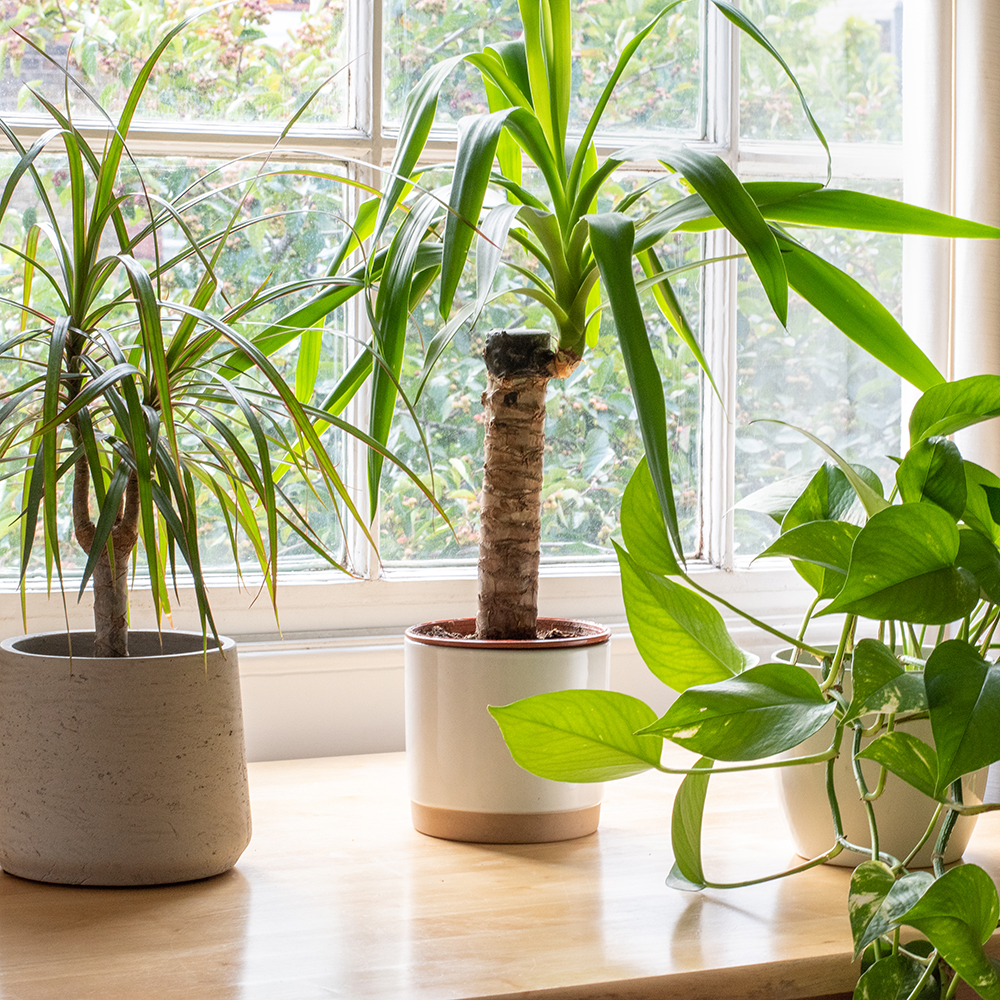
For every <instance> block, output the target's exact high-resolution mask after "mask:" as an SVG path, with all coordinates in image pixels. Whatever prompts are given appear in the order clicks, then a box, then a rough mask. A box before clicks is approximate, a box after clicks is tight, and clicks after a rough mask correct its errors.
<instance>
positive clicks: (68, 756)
mask: <svg viewBox="0 0 1000 1000" xmlns="http://www.w3.org/2000/svg"><path fill="white" fill-rule="evenodd" d="M72 640H73V653H74V655H73V657H72V659H70V658H69V657H68V656H67V655H66V651H67V636H66V634H65V633H61V632H51V633H43V634H39V635H32V636H25V637H21V638H16V639H6V640H4V641H3V642H2V643H0V867H2V868H3V870H4V871H6V872H10V873H11V874H13V875H20V876H22V877H24V878H30V879H37V880H39V881H42V882H61V883H71V884H76V885H151V884H157V883H165V882H184V881H188V880H190V879H198V878H205V877H207V876H209V875H217V874H219V873H220V872H224V871H227V870H228V869H230V868H232V866H233V865H234V864H235V863H236V861H237V859H238V858H239V857H240V855H241V854H242V853H243V851H244V849H245V848H246V846H247V844H248V843H249V842H250V802H249V794H248V788H247V769H246V752H245V750H244V744H243V713H242V704H241V701H240V685H239V668H238V665H237V658H236V645H235V643H234V642H233V641H232V640H231V639H223V640H222V647H221V649H220V648H218V647H216V648H210V649H209V652H208V655H207V659H206V656H205V655H204V654H203V652H202V637H201V635H200V634H196V633H186V632H170V631H166V632H164V633H163V650H162V652H161V648H160V640H159V636H158V635H157V633H155V632H132V633H131V634H130V636H129V644H130V648H131V650H132V655H131V656H129V657H128V658H127V659H113V658H107V659H105V658H95V657H93V656H88V655H87V654H88V652H89V651H91V650H92V647H93V635H92V633H73V636H72Z"/></svg>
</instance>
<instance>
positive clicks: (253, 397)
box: [0, 21, 384, 885]
mask: <svg viewBox="0 0 1000 1000" xmlns="http://www.w3.org/2000/svg"><path fill="white" fill-rule="evenodd" d="M188 23H189V22H188V21H185V22H183V23H181V24H178V25H176V26H175V27H174V28H172V29H171V30H169V31H167V32H166V33H165V34H164V35H163V38H162V40H161V41H160V42H159V44H158V45H157V46H156V48H155V49H154V51H153V53H152V55H151V57H150V58H149V59H148V60H147V61H146V62H145V64H144V65H143V66H142V68H141V69H140V70H139V71H138V73H137V75H136V77H135V80H134V83H133V84H132V86H131V88H130V90H129V93H128V95H127V99H126V100H125V103H124V107H123V109H122V111H121V114H120V116H119V118H118V120H117V121H111V120H110V119H108V133H107V140H106V141H105V140H104V139H103V138H102V139H101V140H100V143H101V144H94V143H89V142H88V141H87V139H86V138H85V136H84V134H83V133H82V132H81V131H80V130H79V129H78V128H77V127H76V125H75V123H74V121H73V120H72V118H71V117H70V113H69V111H68V110H67V111H62V110H60V109H59V108H57V107H56V106H54V105H53V104H51V103H50V102H48V101H47V100H46V99H45V98H44V97H42V96H40V95H37V94H36V97H37V99H38V101H39V102H40V103H41V104H42V105H43V106H44V107H45V109H46V111H47V112H48V113H49V115H50V116H51V118H52V120H53V127H52V128H51V129H50V130H49V131H47V132H45V133H43V134H42V135H41V136H40V137H39V138H38V139H37V140H36V141H35V142H34V143H33V144H32V145H31V146H30V147H29V148H25V147H24V146H23V145H22V144H21V142H20V141H19V139H18V137H17V135H16V134H15V132H14V130H13V128H12V127H11V126H10V125H9V124H8V123H7V122H5V121H0V129H2V131H3V132H4V134H5V135H6V137H7V140H8V141H9V142H10V144H11V146H12V147H13V149H14V151H15V157H14V166H13V168H12V169H11V171H10V173H9V174H8V175H7V177H6V178H5V180H4V184H3V188H2V194H0V224H3V223H6V227H7V229H8V231H13V232H14V233H15V235H16V240H15V242H17V243H18V245H16V246H11V245H9V244H5V245H4V247H3V249H4V251H5V256H6V257H7V259H8V263H11V264H12V266H13V274H12V277H10V278H9V279H8V281H7V285H8V289H7V295H6V297H5V298H4V299H3V302H4V305H5V307H6V309H7V320H6V323H5V327H4V334H3V339H2V340H0V427H2V431H0V476H2V477H3V478H9V477H11V476H15V475H20V476H21V477H22V480H23V486H22V491H21V511H20V518H19V521H20V540H21V544H20V578H21V586H22V593H23V591H24V587H25V586H26V584H27V578H28V572H29V568H30V567H31V566H32V562H31V561H32V557H33V554H34V553H36V552H37V551H39V548H40V547H41V545H40V543H39V542H37V541H36V534H38V535H40V538H41V541H42V542H43V548H44V552H43V553H42V559H41V564H42V566H43V567H44V568H45V570H46V571H47V573H48V578H49V581H50V583H51V580H52V576H53V573H54V574H55V576H56V577H57V579H58V585H59V588H60V590H64V569H63V559H64V554H63V551H64V550H63V547H64V545H65V542H66V534H67V526H69V527H70V530H71V531H72V533H73V535H74V537H75V540H76V542H77V543H78V544H79V546H80V548H81V549H82V551H83V552H84V553H85V556H86V558H85V560H84V561H83V564H82V566H81V573H80V593H81V594H82V593H83V592H84V590H85V588H86V587H87V584H88V582H89V581H91V580H92V581H93V591H94V631H93V633H80V632H70V631H68V627H67V631H66V632H63V633H49V634H42V635H34V636H30V635H29V636H25V637H21V638H12V639H6V640H4V641H3V643H2V644H0V865H2V867H3V869H4V870H5V871H8V872H11V873H13V874H17V875H23V876H26V877H29V878H35V879H41V880H44V881H53V882H79V883H87V884H101V885H108V884H145V883H158V882H171V881H182V880H188V879H193V878H201V877H205V876H208V875H212V874H216V873H218V872H221V871H225V870H226V869H228V868H229V867H231V866H232V865H233V864H234V863H235V862H236V860H237V858H238V857H239V856H240V854H241V853H242V851H243V850H244V848H245V847H246V845H247V843H248V841H249V837H250V812H249V802H248V798H247V780H246V760H245V752H244V746H243V725H242V716H241V702H240V692H239V672H238V666H237V656H236V648H235V645H234V643H233V642H232V640H230V639H226V638H225V637H222V636H220V635H219V634H218V632H217V629H216V626H215V621H214V619H213V617H212V612H211V609H210V606H209V601H208V592H207V587H206V581H205V569H204V567H203V563H202V558H201V550H202V547H203V544H204V541H205V537H204V528H205V518H204V514H203V513H202V512H203V508H204V507H205V506H206V504H208V503H212V502H214V503H215V504H216V505H217V516H218V519H219V522H220V523H221V526H222V530H221V532H220V534H221V536H222V537H221V541H222V544H223V545H228V547H229V548H231V550H232V554H233V556H234V557H235V558H236V560H237V566H239V560H240V558H241V557H244V556H248V555H249V556H250V558H252V559H254V560H255V561H256V563H257V565H258V566H259V569H260V573H261V576H262V580H263V584H262V586H263V587H266V589H267V591H268V593H269V595H270V598H271V600H272V602H273V603H274V606H275V611H276V608H277V604H276V600H277V598H276V583H277V560H278V544H279V534H281V533H283V534H286V535H287V536H290V537H292V538H295V539H297V540H298V541H299V542H300V543H302V544H303V545H304V546H306V547H308V548H309V549H310V550H312V551H313V552H315V553H316V554H317V555H319V556H320V557H322V558H323V559H325V560H326V561H327V562H329V563H331V564H332V565H334V566H337V565H338V564H337V562H336V561H335V560H334V558H333V557H332V556H331V555H330V554H329V553H328V552H327V551H326V548H325V546H324V541H323V538H322V537H321V536H320V535H319V534H318V533H317V530H316V529H315V528H314V527H313V526H312V525H311V524H310V521H309V518H308V513H307V510H306V504H305V503H304V502H303V500H304V498H308V495H309V494H310V493H315V495H316V496H317V497H319V496H320V495H321V494H320V493H319V492H318V491H319V490H320V489H323V488H325V490H326V493H327V495H328V497H329V498H330V500H329V501H328V505H329V506H331V507H332V506H337V507H338V508H339V509H340V511H341V512H342V513H343V515H344V516H347V517H355V518H356V517H357V511H356V509H355V508H354V505H353V503H352V501H351V499H350V496H349V495H348V493H347V491H346V489H345V488H344V486H343V484H342V482H341V480H340V478H339V476H338V473H337V469H336V465H335V461H334V458H333V457H332V456H331V455H330V454H329V453H328V450H327V445H326V444H325V443H324V441H323V440H322V439H321V432H322V429H323V428H324V427H327V426H338V427H340V428H342V429H346V430H348V431H350V432H352V433H356V434H357V435H358V436H359V437H361V438H362V439H363V440H364V441H366V442H368V443H370V444H373V445H374V446H376V447H380V446H378V445H375V443H374V442H372V441H371V440H370V439H369V438H367V436H366V435H364V434H363V433H361V432H360V431H355V430H354V428H352V427H350V426H349V425H348V424H346V423H345V422H344V421H342V420H340V419H339V418H338V417H337V416H336V412H337V406H338V403H337V399H338V398H339V397H338V393H337V392H336V391H335V392H334V393H333V394H332V395H331V397H330V399H329V400H327V403H326V408H325V409H324V408H317V407H312V406H309V405H307V403H304V402H301V401H300V399H305V400H308V399H309V398H311V396H312V394H313V392H314V386H315V382H316V373H317V367H316V365H313V367H312V368H311V369H310V366H309V364H307V363H303V361H302V358H301V357H300V359H299V362H298V365H297V366H296V367H295V369H294V371H295V381H294V383H290V382H289V381H288V380H287V379H286V376H285V374H284V372H283V370H282V369H281V367H280V366H279V363H278V362H276V361H274V360H272V357H271V356H272V355H273V354H274V352H275V351H276V350H277V349H278V348H279V347H281V346H283V345H284V344H285V343H288V342H289V341H291V340H292V339H294V338H296V337H300V336H302V334H303V331H307V330H311V329H312V328H314V327H315V326H316V324H317V323H320V324H321V323H322V320H323V318H324V317H325V316H326V315H327V314H328V313H329V312H330V310H331V309H333V308H335V307H336V306H337V305H339V304H340V303H341V302H342V301H344V299H345V298H347V297H349V296H351V295H354V294H356V292H357V290H358V288H359V287H362V286H363V280H362V278H363V275H364V273H365V267H364V266H362V267H361V269H360V271H356V272H355V273H353V275H351V274H348V275H343V276H338V274H337V272H338V269H339V268H340V267H341V265H342V263H343V262H344V260H345V259H346V258H347V256H348V254H349V253H350V252H351V250H352V249H353V248H354V247H356V246H357V245H358V239H359V238H362V239H363V236H364V226H365V219H366V218H367V219H369V220H370V219H371V218H372V211H371V210H372V207H373V206H372V203H368V204H366V205H365V206H363V207H362V210H361V212H360V213H359V216H358V218H357V220H355V226H354V230H353V231H351V232H350V233H349V235H348V237H347V238H346V239H345V240H344V242H343V244H342V245H341V247H340V248H339V249H338V250H336V252H335V254H334V259H333V262H332V264H331V266H330V268H329V270H328V271H327V273H325V274H324V273H322V272H320V273H319V274H318V275H316V276H306V275H302V276H300V277H298V278H295V279H293V280H289V281H283V282H282V283H281V284H280V285H279V284H275V285H274V287H265V285H267V282H266V281H265V284H264V285H260V286H259V287H255V288H253V289H252V290H251V293H250V294H248V295H246V296H245V297H244V298H243V299H235V297H234V296H233V292H232V288H229V289H228V290H227V289H226V288H223V287H221V286H222V272H221V271H220V270H218V268H219V262H220V259H221V257H222V255H223V254H224V253H236V248H237V244H238V242H239V241H240V240H242V241H243V244H244V246H245V245H246V233H247V230H248V229H249V227H251V226H254V225H258V226H259V225H268V224H269V223H277V222H282V221H283V216H284V214H285V213H282V212H276V213H273V214H265V215H261V214H260V213H259V212H255V211H252V210H251V205H252V204H253V203H252V202H251V200H250V194H251V192H252V191H253V190H254V176H253V175H252V174H251V176H250V178H249V183H245V184H244V186H243V188H242V191H241V190H240V188H239V186H238V185H236V186H232V185H230V184H229V183H227V182H223V181H221V180H220V177H219V175H216V176H215V179H214V183H213V178H212V177H209V178H208V179H207V183H205V179H202V178H199V179H198V180H197V181H196V183H195V185H192V186H191V187H186V186H184V185H182V187H184V189H183V190H181V191H180V192H175V193H173V194H171V195H169V196H167V197H163V196H161V194H159V193H158V192H157V190H156V188H155V186H154V185H153V184H152V182H150V183H148V184H147V182H146V180H147V179H146V178H144V177H143V175H142V173H141V171H140V170H139V166H138V164H137V163H136V161H135V160H134V159H133V158H132V156H131V154H130V153H129V151H128V146H127V138H128V134H129V127H130V125H131V123H132V119H133V116H134V115H135V113H136V110H137V107H138V105H139V101H140V98H141V96H142V93H143V88H144V87H145V85H146V83H147V81H148V80H149V77H150V74H151V73H152V70H153V66H154V64H155V63H156V60H157V59H158V58H159V57H160V55H161V54H162V53H163V51H164V50H165V49H166V47H167V46H168V45H169V44H170V42H171V41H172V39H174V38H175V37H176V36H177V35H178V33H179V32H181V31H183V30H184V28H185V27H186V25H187V24H188ZM39 52H40V54H41V55H42V56H43V57H44V58H48V57H45V54H44V52H41V50H39ZM53 65H55V66H56V68H57V69H59V67H58V66H57V64H53ZM62 72H65V70H62ZM66 76H67V87H69V86H79V85H78V84H77V83H76V81H74V80H72V78H71V77H69V75H68V74H67V75H66ZM81 90H82V88H81ZM84 93H85V92H84ZM87 96H88V98H89V99H90V100H91V102H92V103H93V105H94V106H95V107H96V108H98V109H100V104H99V102H98V101H97V100H96V99H94V98H92V97H90V96H89V95H87ZM102 113H103V112H102ZM300 113H301V112H300ZM293 121H294V119H293ZM290 124H291V123H290ZM287 130H288V129H287V128H286V129H285V132H286V133H287ZM283 137H284V134H283V135H282V138H283ZM279 141H280V140H279ZM126 168H127V169H126ZM260 172H261V173H262V174H265V173H266V176H267V177H268V178H269V179H270V181H271V183H272V184H276V183H279V182H280V181H281V180H282V179H283V178H285V177H287V176H288V175H289V174H290V173H291V171H289V170H288V169H287V168H284V169H275V170H270V171H269V170H268V168H267V164H266V163H265V165H264V166H262V167H260ZM341 180H342V178H341ZM200 183H205V187H207V189H208V194H207V195H206V194H205V193H204V188H198V190H195V187H197V185H198V184H200ZM25 189H28V190H27V191H26V190H25ZM233 205H235V209H234V208H233V207H232V206H233ZM258 207H259V205H258ZM214 213H218V214H214ZM219 218H221V219H222V222H221V224H220V223H219V222H218V219H219ZM211 220H214V221H211ZM369 228H370V223H369ZM166 247H173V249H171V250H170V251H169V252H168V251H167V250H166V249H165V248H166ZM372 266H373V267H375V268H376V270H375V273H376V274H377V263H376V264H374V265H372ZM303 291H305V292H306V293H308V294H311V295H312V297H311V298H310V299H308V300H307V301H306V302H304V303H302V304H300V305H298V306H297V307H296V308H291V309H289V308H285V307H284V303H286V302H288V301H291V300H289V299H288V296H290V295H296V294H297V293H301V292H303ZM275 303H277V304H279V306H281V308H280V309H279V310H277V311H276V310H275V308H274V306H275ZM282 312H284V315H282ZM251 314H252V315H253V317H254V319H255V321H256V325H255V327H254V329H255V330H256V332H255V333H254V335H253V336H252V337H251V336H249V335H247V334H245V333H242V332H241V329H243V323H244V322H245V321H246V320H247V319H248V318H249V317H250V316H251ZM317 346H318V345H317ZM303 353H305V354H308V355H310V356H311V355H313V354H314V352H312V351H309V352H303ZM382 451H383V453H384V449H382ZM217 540H218V539H217ZM139 548H141V549H142V551H143V554H144V557H145V558H144V562H145V567H146V571H147V573H148V586H149V589H150V593H151V596H152V603H153V608H154V610H155V615H156V629H155V630H151V631H134V630H130V628H129V609H128V596H129V582H130V579H131V577H132V576H133V575H134V574H136V573H137V572H138V565H137V561H136V557H137V550H138V549H139ZM178 556H179V557H180V560H181V561H182V562H183V564H184V566H186V569H187V573H188V574H189V579H190V585H191V586H192V588H193V591H194V595H195V600H196V603H197V609H198V614H199V617H200V621H201V626H202V628H201V631H200V632H194V633H183V632H177V631H174V630H164V629H162V628H161V620H162V615H163V614H164V612H169V610H170V596H169V588H170V581H171V580H172V581H173V586H174V588H176V587H177V584H178V568H177V562H178ZM64 600H65V594H64ZM25 624H27V623H25Z"/></svg>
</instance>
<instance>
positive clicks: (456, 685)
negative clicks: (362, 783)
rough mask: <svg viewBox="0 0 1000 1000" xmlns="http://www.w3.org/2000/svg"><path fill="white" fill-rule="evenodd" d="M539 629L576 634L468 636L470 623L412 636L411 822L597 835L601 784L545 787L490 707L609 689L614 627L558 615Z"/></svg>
mask: <svg viewBox="0 0 1000 1000" xmlns="http://www.w3.org/2000/svg"><path fill="white" fill-rule="evenodd" d="M538 627H539V631H540V632H541V631H545V630H551V629H557V630H559V631H565V632H566V633H571V634H569V635H568V636H566V637H558V638H549V639H536V640H533V641H516V640H515V641H509V640H495V641H494V640H478V639H472V638H469V636H471V634H472V633H473V632H474V631H475V628H476V622H475V619H473V618H462V619H457V620H453V621H441V622H430V623H428V624H426V625H418V626H416V627H415V628H411V629H409V630H408V631H407V633H406V655H405V663H406V668H405V676H406V754H407V761H408V765H409V772H410V799H411V806H412V815H413V825H414V826H415V827H416V829H417V830H419V831H420V832H421V833H426V834H429V835H430V836H433V837H442V838H444V839H447V840H463V841H469V842H473V843H490V844H534V843H545V842H548V841H555V840H571V839H573V838H576V837H584V836H586V835H587V834H589V833H593V832H594V831H595V830H596V829H597V824H598V821H599V819H600V810H601V798H602V796H603V788H604V786H603V785H600V784H580V785H578V784H569V783H566V782H561V781H549V780H547V779H545V778H539V777H536V776H535V775H533V774H529V773H528V772H527V771H525V770H523V769H522V768H520V767H518V765H517V764H515V763H514V761H513V759H512V758H511V756H510V751H509V750H508V749H507V745H506V743H504V741H503V737H502V736H501V735H500V729H499V727H498V726H497V724H496V722H495V721H494V719H493V717H492V716H491V715H490V714H489V712H488V711H487V706H488V705H508V704H510V702H512V701H517V700H518V699H520V698H527V697H528V696H529V695H533V694H541V693H543V692H546V691H559V690H563V689H565V688H600V689H606V688H607V686H608V665H609V657H610V643H609V639H610V638H611V633H610V632H609V631H608V629H606V628H604V627H602V626H600V625H593V624H591V623H590V622H570V621H565V620H562V619H552V618H541V619H539V622H538ZM574 632H575V633H576V634H572V633H574ZM447 633H452V634H451V635H448V634H447Z"/></svg>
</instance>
